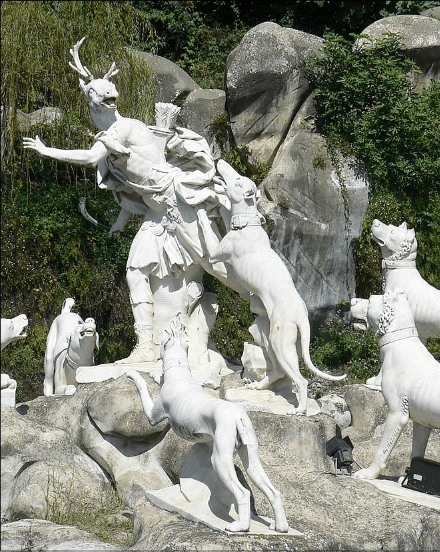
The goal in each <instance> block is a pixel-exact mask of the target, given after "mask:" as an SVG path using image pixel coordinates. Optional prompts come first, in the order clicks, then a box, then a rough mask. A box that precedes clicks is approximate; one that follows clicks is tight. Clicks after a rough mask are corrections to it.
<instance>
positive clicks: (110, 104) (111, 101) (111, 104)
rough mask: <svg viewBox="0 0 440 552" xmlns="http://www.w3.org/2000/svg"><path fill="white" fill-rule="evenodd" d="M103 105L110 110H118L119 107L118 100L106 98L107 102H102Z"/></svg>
mask: <svg viewBox="0 0 440 552" xmlns="http://www.w3.org/2000/svg"><path fill="white" fill-rule="evenodd" d="M101 103H102V104H104V105H105V107H107V108H108V109H116V108H117V107H118V106H117V105H116V98H106V99H105V100H102V102H101Z"/></svg>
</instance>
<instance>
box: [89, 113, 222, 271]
mask: <svg viewBox="0 0 440 552" xmlns="http://www.w3.org/2000/svg"><path fill="white" fill-rule="evenodd" d="M115 125H117V123H115ZM115 125H112V127H110V128H109V130H108V131H104V132H100V133H99V134H97V136H96V140H99V141H101V142H103V143H104V145H105V146H106V147H107V149H108V150H109V151H110V155H109V156H108V157H107V158H106V159H105V160H104V161H103V162H101V163H100V164H99V166H98V184H99V187H100V188H104V189H107V190H111V191H112V192H113V195H114V197H115V199H116V201H117V202H118V204H119V205H120V207H121V208H123V209H125V210H126V211H129V212H130V213H132V214H141V215H143V217H144V218H143V223H142V226H141V228H140V230H139V231H138V233H137V234H136V236H135V238H134V240H133V243H132V246H131V249H130V254H129V257H128V261H127V268H142V269H145V270H146V271H147V272H149V273H150V274H153V275H154V276H157V277H159V278H163V277H166V276H171V277H173V278H178V277H179V276H180V275H181V274H182V271H184V270H185V268H186V267H188V266H190V265H192V264H199V259H200V257H203V256H204V255H205V254H206V250H205V245H204V240H203V239H201V238H202V231H201V229H200V227H199V225H198V221H197V209H198V208H199V206H200V207H203V208H204V209H205V210H206V211H208V212H211V213H212V214H214V215H215V214H217V213H218V206H219V203H220V202H221V203H224V202H225V195H224V194H220V195H219V193H218V192H219V191H218V190H217V189H215V187H214V183H213V182H212V178H213V176H214V175H215V166H214V160H213V159H212V156H211V153H210V150H209V145H208V143H207V141H206V140H205V139H204V138H203V137H202V136H200V135H199V134H196V133H195V132H193V131H191V130H188V129H184V128H180V127H177V128H176V129H175V132H174V134H173V135H172V137H171V138H170V139H169V141H168V143H167V145H166V149H165V158H166V162H165V163H163V164H160V165H153V166H152V168H151V169H150V170H149V172H148V174H139V175H137V176H136V178H133V170H130V171H129V170H128V167H127V159H128V158H129V157H130V156H133V155H135V152H133V151H132V150H131V149H130V148H129V147H126V146H124V145H123V144H122V143H121V140H119V138H118V133H117V128H113V127H115ZM150 128H151V127H150ZM128 174H130V177H131V179H129V178H128ZM216 188H217V187H216ZM216 211H217V212H216Z"/></svg>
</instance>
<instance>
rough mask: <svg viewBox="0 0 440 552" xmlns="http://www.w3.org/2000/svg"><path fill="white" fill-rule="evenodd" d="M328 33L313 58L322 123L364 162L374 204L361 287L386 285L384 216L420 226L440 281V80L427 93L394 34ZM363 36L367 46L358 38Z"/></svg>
mask: <svg viewBox="0 0 440 552" xmlns="http://www.w3.org/2000/svg"><path fill="white" fill-rule="evenodd" d="M352 38H353V40H351V41H349V40H346V39H344V38H342V37H340V36H337V35H335V34H328V35H326V36H325V46H324V48H323V52H322V54H323V55H322V57H320V58H318V59H313V60H310V61H308V62H306V66H307V75H308V77H309V79H310V81H311V83H312V84H313V86H314V88H315V93H316V99H317V109H318V127H319V129H320V131H321V132H323V134H324V135H325V136H326V138H327V141H328V144H329V148H330V149H332V148H333V149H334V150H339V151H341V152H342V153H343V154H346V155H354V156H356V157H357V158H358V159H360V160H362V161H363V162H364V163H365V166H366V167H367V170H368V175H369V183H370V188H369V191H370V205H369V208H368V214H367V217H366V220H365V221H364V226H363V232H362V236H361V238H360V240H359V243H358V245H357V249H356V255H357V266H356V269H357V294H358V295H359V296H364V297H368V296H369V294H371V293H378V292H380V291H381V256H380V251H379V248H378V246H377V245H376V244H373V242H372V241H371V239H370V237H369V234H370V229H371V223H372V221H373V220H374V219H375V218H378V219H379V220H381V221H382V222H384V223H387V224H390V223H391V224H395V225H399V224H401V223H402V222H404V221H406V222H407V223H408V225H409V227H412V228H414V229H415V231H416V236H417V240H418V243H419V249H418V260H417V264H418V268H419V270H420V272H421V274H422V276H423V277H424V278H425V279H426V280H427V281H428V282H429V283H431V284H432V285H434V286H436V287H440V271H439V263H438V259H439V257H440V239H439V236H440V223H439V213H440V133H439V131H438V129H439V123H440V115H439V114H440V83H439V82H435V81H431V84H430V85H429V86H428V87H427V88H426V89H424V90H422V91H421V92H420V93H416V92H415V90H414V87H413V85H412V81H411V77H410V73H409V71H413V72H417V71H419V72H420V69H419V68H418V67H417V66H416V64H415V63H414V62H413V61H412V60H410V59H409V58H408V57H407V56H406V55H405V52H404V49H403V48H401V47H400V37H399V36H398V35H394V34H389V35H385V36H384V37H383V38H381V39H378V40H375V41H372V40H371V39H369V38H368V37H357V36H355V35H352ZM355 39H362V40H363V41H364V45H363V47H362V48H360V47H354V40H355Z"/></svg>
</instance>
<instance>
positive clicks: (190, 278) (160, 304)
mask: <svg viewBox="0 0 440 552" xmlns="http://www.w3.org/2000/svg"><path fill="white" fill-rule="evenodd" d="M202 278H203V268H202V267H201V266H198V265H191V266H190V267H186V268H185V271H184V272H182V274H181V275H180V276H179V277H177V278H172V277H171V276H168V277H165V278H157V277H156V276H151V278H150V282H151V290H152V292H153V297H154V330H153V343H154V347H155V349H157V350H160V343H161V341H162V338H163V331H164V330H169V328H170V324H171V321H172V320H173V319H174V318H175V316H176V315H177V314H178V313H181V320H182V324H183V326H184V327H185V328H186V329H188V327H189V318H190V315H191V313H192V311H193V310H194V308H195V305H196V304H197V303H198V302H199V301H200V299H201V297H202V293H203V286H202ZM189 337H190V336H186V338H187V339H188V338H189ZM198 337H201V338H203V337H204V336H203V335H200V336H198ZM189 346H190V349H192V344H191V342H189Z"/></svg>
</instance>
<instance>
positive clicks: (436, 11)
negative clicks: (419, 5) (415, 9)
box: [420, 6, 440, 21]
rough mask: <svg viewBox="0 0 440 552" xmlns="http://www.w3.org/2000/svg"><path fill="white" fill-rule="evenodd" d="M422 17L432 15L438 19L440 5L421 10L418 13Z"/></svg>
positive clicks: (439, 16) (439, 18) (439, 17)
mask: <svg viewBox="0 0 440 552" xmlns="http://www.w3.org/2000/svg"><path fill="white" fill-rule="evenodd" d="M420 15H422V16H423V17H433V18H434V19H438V20H439V21H440V6H435V7H434V8H428V9H427V10H424V11H422V13H421V14H420Z"/></svg>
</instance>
